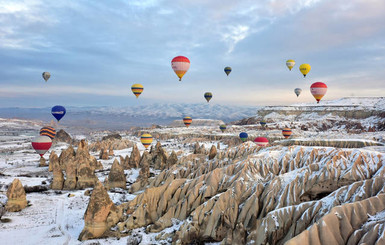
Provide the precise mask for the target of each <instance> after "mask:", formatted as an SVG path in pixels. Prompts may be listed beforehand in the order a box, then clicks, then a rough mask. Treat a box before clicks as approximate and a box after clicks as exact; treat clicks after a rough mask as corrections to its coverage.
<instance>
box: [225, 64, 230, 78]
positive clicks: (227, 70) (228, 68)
mask: <svg viewBox="0 0 385 245" xmlns="http://www.w3.org/2000/svg"><path fill="white" fill-rule="evenodd" d="M224 70H225V73H226V75H227V76H228V75H229V74H230V72H231V67H230V66H226V67H225V69H224Z"/></svg>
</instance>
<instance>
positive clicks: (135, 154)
mask: <svg viewBox="0 0 385 245" xmlns="http://www.w3.org/2000/svg"><path fill="white" fill-rule="evenodd" d="M140 158H141V156H140V151H139V149H138V147H137V146H136V144H135V145H134V146H133V147H132V152H131V156H130V161H129V165H128V168H124V169H129V168H139V162H140Z"/></svg>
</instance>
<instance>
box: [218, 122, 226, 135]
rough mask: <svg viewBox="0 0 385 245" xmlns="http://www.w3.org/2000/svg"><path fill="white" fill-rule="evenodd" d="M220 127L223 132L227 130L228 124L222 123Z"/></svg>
mask: <svg viewBox="0 0 385 245" xmlns="http://www.w3.org/2000/svg"><path fill="white" fill-rule="evenodd" d="M219 129H220V130H221V131H222V133H223V132H225V131H226V125H224V124H222V125H220V126H219Z"/></svg>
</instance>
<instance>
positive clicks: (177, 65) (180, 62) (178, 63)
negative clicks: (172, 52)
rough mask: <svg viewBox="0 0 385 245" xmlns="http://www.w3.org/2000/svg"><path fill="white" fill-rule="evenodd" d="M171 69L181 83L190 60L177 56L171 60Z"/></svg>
mask: <svg viewBox="0 0 385 245" xmlns="http://www.w3.org/2000/svg"><path fill="white" fill-rule="evenodd" d="M171 67H172V69H173V70H174V72H175V74H176V75H177V76H178V77H179V81H182V77H183V76H184V74H186V72H187V71H188V69H189V68H190V60H189V59H188V58H187V57H184V56H177V57H175V58H174V59H172V61H171Z"/></svg>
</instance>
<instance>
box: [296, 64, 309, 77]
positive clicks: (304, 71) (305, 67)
mask: <svg viewBox="0 0 385 245" xmlns="http://www.w3.org/2000/svg"><path fill="white" fill-rule="evenodd" d="M310 69H311V66H310V65H309V64H302V65H300V66H299V70H300V71H301V73H302V74H303V77H306V74H307V73H308V72H309V71H310Z"/></svg>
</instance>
